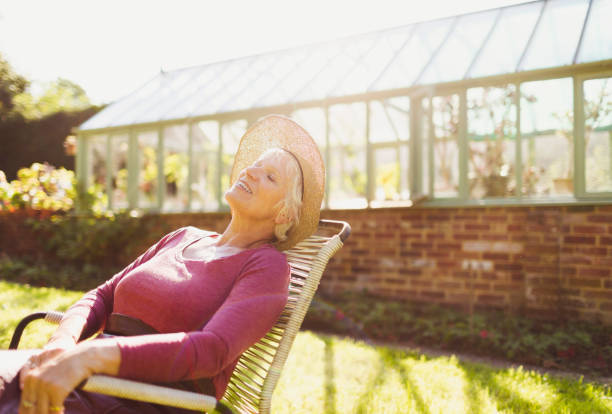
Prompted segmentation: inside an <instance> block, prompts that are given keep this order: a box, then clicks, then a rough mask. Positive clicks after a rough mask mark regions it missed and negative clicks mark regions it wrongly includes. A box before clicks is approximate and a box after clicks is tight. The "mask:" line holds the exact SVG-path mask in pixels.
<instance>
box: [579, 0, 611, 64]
mask: <svg viewBox="0 0 612 414" xmlns="http://www.w3.org/2000/svg"><path fill="white" fill-rule="evenodd" d="M610 22H612V2H611V1H609V0H593V4H592V6H591V12H590V13H589V21H588V22H587V27H586V29H585V31H584V37H583V38H582V45H581V46H580V52H578V63H583V62H593V61H597V60H605V59H610V57H612V24H610Z"/></svg>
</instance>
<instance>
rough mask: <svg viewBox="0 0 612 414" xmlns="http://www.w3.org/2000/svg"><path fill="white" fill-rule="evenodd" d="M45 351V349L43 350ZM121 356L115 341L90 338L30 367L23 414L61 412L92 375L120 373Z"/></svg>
mask: <svg viewBox="0 0 612 414" xmlns="http://www.w3.org/2000/svg"><path fill="white" fill-rule="evenodd" d="M43 352H44V351H43ZM120 361H121V355H120V352H119V348H118V347H117V345H116V343H115V342H114V341H113V340H112V339H111V340H95V341H88V342H85V343H82V344H79V345H77V346H75V347H73V348H72V349H70V350H63V351H60V352H59V353H58V354H57V355H56V356H55V357H52V358H50V359H47V360H45V361H43V362H42V363H41V364H40V365H38V366H33V367H31V368H29V369H28V371H27V373H25V375H24V376H23V388H22V392H21V404H20V406H19V414H57V413H61V412H62V411H63V403H64V400H65V399H66V397H67V396H68V394H69V393H70V392H71V391H72V390H73V389H74V388H76V386H77V385H79V383H81V382H82V381H83V380H85V379H87V378H89V376H91V375H92V374H95V373H103V374H109V375H116V374H117V373H118V371H119V363H120Z"/></svg>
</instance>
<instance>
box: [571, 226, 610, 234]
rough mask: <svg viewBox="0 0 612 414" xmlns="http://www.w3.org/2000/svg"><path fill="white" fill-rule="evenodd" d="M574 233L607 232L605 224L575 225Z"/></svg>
mask: <svg viewBox="0 0 612 414" xmlns="http://www.w3.org/2000/svg"><path fill="white" fill-rule="evenodd" d="M574 233H586V234H602V233H606V227H605V226H574Z"/></svg>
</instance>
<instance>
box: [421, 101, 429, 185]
mask: <svg viewBox="0 0 612 414" xmlns="http://www.w3.org/2000/svg"><path fill="white" fill-rule="evenodd" d="M429 109H430V105H429V99H427V98H425V99H421V110H422V114H423V117H422V120H421V125H420V126H421V137H420V141H421V142H420V144H421V178H422V180H421V189H422V193H423V194H429V145H428V142H429V134H430V132H429V129H430V119H429V118H430V113H429Z"/></svg>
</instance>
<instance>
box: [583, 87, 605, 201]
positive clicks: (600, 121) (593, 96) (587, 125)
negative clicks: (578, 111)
mask: <svg viewBox="0 0 612 414" xmlns="http://www.w3.org/2000/svg"><path fill="white" fill-rule="evenodd" d="M584 144H585V149H586V152H585V155H586V162H585V167H586V190H587V191H588V192H601V191H612V78H603V79H592V80H588V81H585V82H584Z"/></svg>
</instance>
